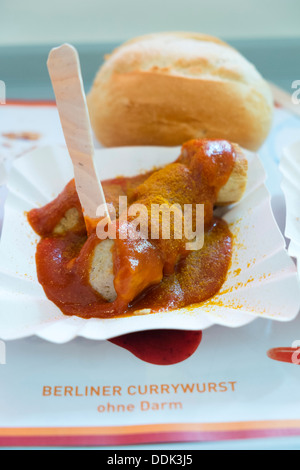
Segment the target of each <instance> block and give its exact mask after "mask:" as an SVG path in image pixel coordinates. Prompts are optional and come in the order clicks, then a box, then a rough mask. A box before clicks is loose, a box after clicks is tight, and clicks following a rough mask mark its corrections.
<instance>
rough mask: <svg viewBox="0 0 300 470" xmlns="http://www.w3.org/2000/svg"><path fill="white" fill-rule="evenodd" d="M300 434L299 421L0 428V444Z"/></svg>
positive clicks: (198, 439)
mask: <svg viewBox="0 0 300 470" xmlns="http://www.w3.org/2000/svg"><path fill="white" fill-rule="evenodd" d="M284 436H285V437H287V436H300V420H272V421H245V422H231V423H169V424H153V425H151V424H150V425H149V424H148V425H147V424H145V425H135V426H107V427H103V426H102V427H101V426H91V427H30V428H29V427H21V428H16V427H9V428H7V427H6V428H0V446H2V447H5V446H7V447H16V446H24V447H30V446H31V447H33V446H77V447H80V446H116V445H120V446H122V445H133V444H136V445H138V444H150V443H164V442H165V443H166V442H207V441H225V440H235V439H254V438H267V437H284Z"/></svg>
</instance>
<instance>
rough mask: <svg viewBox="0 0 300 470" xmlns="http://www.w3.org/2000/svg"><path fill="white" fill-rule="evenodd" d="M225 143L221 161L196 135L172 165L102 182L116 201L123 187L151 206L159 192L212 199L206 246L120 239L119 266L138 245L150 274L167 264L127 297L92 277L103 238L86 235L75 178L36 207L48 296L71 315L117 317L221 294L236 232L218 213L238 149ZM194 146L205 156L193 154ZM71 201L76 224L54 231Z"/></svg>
mask: <svg viewBox="0 0 300 470" xmlns="http://www.w3.org/2000/svg"><path fill="white" fill-rule="evenodd" d="M222 150H223V154H222V164H216V161H215V160H216V158H219V157H217V156H216V157H215V156H214V154H213V151H214V148H213V147H211V146H209V145H208V146H207V148H206V149H205V151H202V152H199V149H197V142H192V143H190V144H189V145H186V146H185V147H184V151H183V153H182V155H181V156H180V157H179V159H178V160H177V161H176V162H174V164H171V165H169V166H167V167H166V168H168V171H167V170H165V169H163V171H160V172H157V171H153V172H149V173H147V174H145V175H139V176H137V177H133V178H122V177H121V178H116V179H114V180H109V181H104V182H103V189H104V192H105V196H106V200H107V202H108V203H111V204H113V205H114V206H115V207H117V202H118V198H119V196H120V195H121V196H122V195H127V196H128V202H129V204H130V203H131V202H136V201H138V202H139V203H143V204H145V205H146V206H147V204H150V202H153V201H154V202H155V201H157V200H159V202H161V199H159V198H158V199H157V195H159V197H160V198H163V199H164V200H166V198H167V200H168V202H169V203H170V204H171V203H172V202H173V201H176V202H178V198H179V201H180V202H182V204H183V203H184V204H188V203H195V202H196V203H203V204H204V205H205V229H206V230H205V242H204V247H203V248H202V249H201V250H199V251H190V252H188V253H184V252H183V251H180V250H181V247H180V246H179V247H178V245H176V246H175V243H177V241H176V240H163V241H160V240H158V241H157V243H153V244H152V243H151V241H149V242H148V243H146V242H147V240H146V241H145V240H143V244H142V242H141V245H140V246H138V249H137V244H136V242H131V244H130V243H129V242H123V241H120V240H117V241H116V245H117V247H118V248H117V249H116V253H115V255H114V256H115V259H114V261H115V263H114V264H115V267H117V268H118V266H121V265H122V263H123V264H124V262H126V257H127V259H129V258H130V256H131V254H132V253H133V252H134V255H135V256H136V257H140V261H141V266H146V264H147V263H149V266H150V268H151V269H150V268H149V276H151V275H152V276H154V275H155V272H154V269H155V267H157V269H158V271H159V269H160V268H161V269H164V275H163V277H162V279H161V281H160V282H156V283H155V285H152V286H150V287H148V288H147V289H145V290H144V291H143V292H142V294H139V295H138V296H137V297H136V298H134V300H133V301H132V302H131V303H129V304H127V303H126V302H125V303H124V299H123V301H122V302H120V300H119V299H117V300H116V301H115V302H110V303H109V302H107V301H105V300H104V299H103V298H102V297H101V295H100V294H98V293H97V292H96V291H95V290H94V289H93V288H92V287H91V285H90V284H89V270H90V266H91V256H92V253H93V248H94V247H95V246H96V244H97V243H99V239H98V238H97V235H96V233H93V234H91V235H90V236H89V237H88V236H87V233H86V228H85V224H84V220H83V216H82V212H81V207H80V203H79V199H78V196H77V193H76V189H75V184H74V181H71V182H70V183H69V184H68V185H67V187H66V188H65V190H64V191H63V193H62V194H61V195H60V196H59V197H58V198H57V199H56V200H55V201H53V202H51V203H50V204H48V205H47V206H45V207H43V208H41V209H34V210H32V211H31V212H30V213H29V214H28V220H29V222H30V224H31V225H32V227H33V228H34V230H35V231H36V232H37V233H38V234H39V235H40V236H41V240H40V242H39V244H38V247H37V253H36V265H37V273H38V280H39V282H40V283H41V285H42V286H43V288H44V290H45V293H46V295H47V297H48V298H49V299H50V300H51V301H52V302H53V303H54V304H56V305H57V306H58V307H59V308H60V310H61V311H62V312H63V313H64V314H65V315H77V316H80V317H83V318H92V317H97V318H111V317H116V316H120V315H122V316H124V315H131V314H133V312H134V311H136V310H139V309H149V310H150V311H151V312H152V313H155V312H157V311H164V310H169V309H174V308H181V307H188V306H190V305H193V304H199V303H201V302H203V301H205V300H207V299H209V298H210V297H212V296H213V295H215V294H216V293H217V292H218V291H219V290H220V288H221V286H222V284H223V283H224V281H225V278H226V275H227V271H228V268H229V265H230V262H231V253H232V235H231V233H230V230H229V228H228V226H227V224H226V222H225V221H223V220H221V219H218V218H215V217H214V216H213V207H214V202H215V200H216V195H217V192H218V190H219V189H220V187H222V186H223V185H224V184H225V183H226V182H227V180H228V178H229V176H230V174H231V171H232V166H233V157H232V153H231V152H230V151H227V152H225V151H224V149H222ZM197 152H198V153H197ZM195 154H196V155H197V158H198V160H199V161H197V158H194V159H192V158H191V156H193V155H195ZM172 165H173V166H172ZM180 191H181V193H180ZM180 198H181V199H180ZM70 208H76V209H77V210H78V213H79V220H78V222H77V224H76V227H75V228H73V229H72V230H70V231H69V232H68V233H66V234H65V235H63V236H59V235H54V234H53V229H54V227H55V226H56V225H57V224H58V223H59V221H60V220H61V219H62V217H63V216H64V214H65V213H66V211H67V210H69V209H70ZM173 253H174V256H173ZM178 254H179V255H180V256H178ZM155 257H160V258H159V260H158V259H156V258H155ZM160 260H161V264H162V266H160V264H159V263H160ZM151 263H152V264H151ZM152 265H153V267H154V268H153V269H152ZM116 271H117V270H116ZM115 274H116V275H117V272H116V273H115ZM157 276H158V274H157ZM119 277H120V276H119ZM115 280H116V278H115ZM116 282H118V285H119V291H122V287H123V286H126V285H127V284H126V283H127V282H128V279H127V277H126V275H125V274H124V276H123V278H122V276H121V278H120V279H118V281H116ZM125 290H126V289H125V287H124V291H125Z"/></svg>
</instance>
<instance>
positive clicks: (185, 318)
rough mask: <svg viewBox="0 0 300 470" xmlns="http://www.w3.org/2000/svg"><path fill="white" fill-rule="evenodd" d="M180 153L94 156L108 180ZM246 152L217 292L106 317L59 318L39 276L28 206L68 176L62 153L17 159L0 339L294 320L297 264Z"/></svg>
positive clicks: (3, 265) (1, 252) (137, 150)
mask: <svg viewBox="0 0 300 470" xmlns="http://www.w3.org/2000/svg"><path fill="white" fill-rule="evenodd" d="M179 151H180V149H179V148H168V147H132V148H126V147H125V148H124V147H123V148H117V149H101V150H98V151H97V154H96V159H97V163H98V165H101V173H100V174H101V177H102V178H103V179H106V178H112V177H114V176H117V175H124V176H131V175H134V174H137V173H138V172H140V171H143V170H147V169H150V168H153V166H159V165H162V164H166V163H169V162H171V161H173V160H175V159H176V158H177V157H178V155H179ZM247 156H248V161H249V177H248V184H247V189H246V193H245V196H244V198H243V200H242V201H241V202H240V203H239V204H237V205H236V206H234V207H231V208H224V209H222V211H220V213H222V216H223V217H224V219H225V220H226V221H228V223H229V224H230V227H231V230H232V232H233V234H234V236H235V244H234V250H233V260H232V266H231V269H230V271H229V273H228V277H227V280H226V282H225V284H224V286H223V288H222V290H221V292H220V293H219V294H218V295H217V296H215V297H214V298H213V299H211V300H209V301H207V302H204V303H203V304H201V305H200V306H195V307H194V308H193V309H191V308H189V309H188V310H185V309H179V310H176V311H169V312H164V313H159V314H152V315H140V316H132V317H129V318H128V317H125V318H116V319H104V320H103V319H90V320H84V319H81V318H78V317H66V316H64V315H63V314H62V313H61V312H60V310H59V309H58V308H57V307H56V306H55V305H54V304H53V303H52V302H50V301H49V300H48V299H47V298H46V296H45V294H44V291H43V289H42V287H41V286H40V285H39V283H38V281H37V276H36V267H35V250H36V244H37V242H38V237H37V235H36V234H35V233H34V232H33V230H32V229H31V227H30V226H29V224H28V222H27V219H26V211H29V210H30V209H32V208H33V207H37V206H41V205H44V204H46V203H47V202H49V201H50V200H52V199H53V198H54V197H56V196H57V195H58V194H59V193H60V192H61V191H62V189H63V188H64V186H65V184H66V183H67V182H68V181H69V180H70V179H71V178H72V177H73V173H72V165H71V162H70V159H69V157H68V154H67V152H66V150H65V149H64V148H60V147H47V148H43V149H37V150H35V151H33V152H32V153H30V154H27V155H26V156H24V157H22V158H20V159H19V160H17V161H16V162H15V164H14V166H13V169H12V171H11V173H10V177H9V184H8V189H9V195H8V198H7V202H6V207H5V220H4V227H3V233H2V239H1V246H0V300H1V312H0V337H1V338H2V339H4V340H8V339H17V338H22V337H26V336H29V335H37V336H39V337H42V338H44V339H46V340H49V341H53V342H58V343H63V342H67V341H69V340H71V339H73V338H74V337H76V336H83V337H86V338H89V339H97V340H105V339H109V338H112V337H115V336H119V335H122V334H125V333H129V332H134V331H141V330H145V329H166V328H172V329H184V330H203V329H206V328H208V327H210V326H212V325H214V324H219V325H223V326H226V327H240V326H243V325H246V324H248V323H250V322H251V321H253V320H254V319H255V318H257V317H264V318H270V319H273V320H278V321H290V320H293V319H294V318H295V317H296V315H297V314H298V312H299V310H300V286H299V282H298V278H297V270H296V266H295V264H294V263H293V261H292V260H291V258H290V257H289V256H288V254H287V252H286V249H285V241H284V238H283V236H282V234H281V232H280V230H279V228H278V226H277V224H276V222H275V219H274V217H273V214H272V211H271V206H270V196H269V193H268V191H267V189H266V186H265V172H264V170H263V167H262V164H261V163H260V160H259V158H258V156H256V155H254V154H252V153H249V152H247Z"/></svg>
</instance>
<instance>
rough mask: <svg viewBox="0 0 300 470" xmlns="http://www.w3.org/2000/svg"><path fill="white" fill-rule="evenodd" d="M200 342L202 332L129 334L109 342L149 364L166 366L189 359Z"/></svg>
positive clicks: (161, 331)
mask: <svg viewBox="0 0 300 470" xmlns="http://www.w3.org/2000/svg"><path fill="white" fill-rule="evenodd" d="M201 340H202V331H179V330H152V331H139V332H136V333H129V334H127V335H123V336H118V337H117V338H113V339H111V340H109V341H110V342H111V343H113V344H115V345H117V346H120V347H121V348H124V349H127V350H128V351H130V352H131V353H132V354H133V355H134V356H136V357H137V358H139V359H141V360H142V361H144V362H148V363H150V364H155V365H161V366H167V365H173V364H178V363H179V362H183V361H185V360H186V359H188V358H189V357H191V356H192V355H193V354H194V352H195V351H196V350H197V348H198V346H199V345H200V343H201Z"/></svg>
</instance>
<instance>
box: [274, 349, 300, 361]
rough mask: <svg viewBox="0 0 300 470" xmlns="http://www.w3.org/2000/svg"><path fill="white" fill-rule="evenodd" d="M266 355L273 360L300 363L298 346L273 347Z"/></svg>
mask: <svg viewBox="0 0 300 470" xmlns="http://www.w3.org/2000/svg"><path fill="white" fill-rule="evenodd" d="M267 356H268V357H269V358H270V359H273V360H274V361H278V362H287V363H289V364H295V365H300V349H299V348H298V349H297V348H273V349H270V350H269V351H268V352H267Z"/></svg>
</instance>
